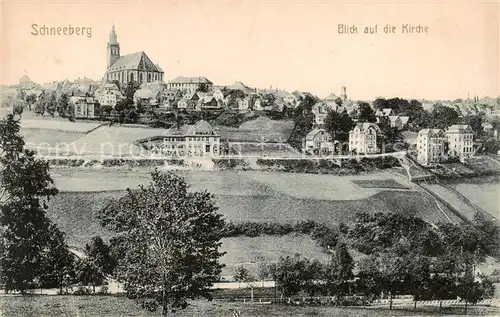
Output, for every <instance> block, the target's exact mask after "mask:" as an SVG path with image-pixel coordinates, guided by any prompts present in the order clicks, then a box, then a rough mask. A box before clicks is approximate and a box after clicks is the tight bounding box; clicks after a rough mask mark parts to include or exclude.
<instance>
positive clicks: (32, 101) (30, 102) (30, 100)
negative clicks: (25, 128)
mask: <svg viewBox="0 0 500 317" xmlns="http://www.w3.org/2000/svg"><path fill="white" fill-rule="evenodd" d="M26 103H27V104H28V109H29V111H31V106H32V105H34V104H35V103H36V96H35V95H33V94H31V95H27V96H26Z"/></svg>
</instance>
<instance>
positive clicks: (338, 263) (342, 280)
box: [325, 242, 354, 299]
mask: <svg viewBox="0 0 500 317" xmlns="http://www.w3.org/2000/svg"><path fill="white" fill-rule="evenodd" d="M353 269H354V261H353V259H352V257H351V255H350V254H349V252H348V250H347V246H346V244H345V243H343V242H340V243H338V244H337V246H336V247H335V250H334V251H333V255H332V260H331V261H330V263H329V264H328V266H327V267H326V268H325V282H326V288H327V291H328V293H329V294H330V295H337V299H340V297H341V296H343V295H346V294H348V293H349V291H350V289H349V280H351V279H352V278H353V273H352V270H353Z"/></svg>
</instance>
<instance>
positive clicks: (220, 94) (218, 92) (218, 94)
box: [212, 88, 231, 101]
mask: <svg viewBox="0 0 500 317" xmlns="http://www.w3.org/2000/svg"><path fill="white" fill-rule="evenodd" d="M230 93H231V91H230V90H225V89H221V88H217V89H215V90H214V93H213V94H212V96H213V97H214V98H215V100H217V101H223V100H224V99H225V98H226V97H227V96H228V95H229V94H230Z"/></svg>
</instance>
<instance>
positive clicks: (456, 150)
mask: <svg viewBox="0 0 500 317" xmlns="http://www.w3.org/2000/svg"><path fill="white" fill-rule="evenodd" d="M446 137H447V140H448V156H449V157H456V158H459V159H460V161H461V162H464V161H465V159H466V158H470V157H472V155H473V143H474V132H473V131H472V128H471V127H470V126H469V125H465V124H455V125H452V126H451V127H449V128H448V129H447V130H446Z"/></svg>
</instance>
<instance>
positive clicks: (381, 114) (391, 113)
mask: <svg viewBox="0 0 500 317" xmlns="http://www.w3.org/2000/svg"><path fill="white" fill-rule="evenodd" d="M375 116H376V117H377V123H380V118H381V117H390V116H394V111H392V109H391V108H384V109H382V110H380V109H379V110H377V111H375Z"/></svg>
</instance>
